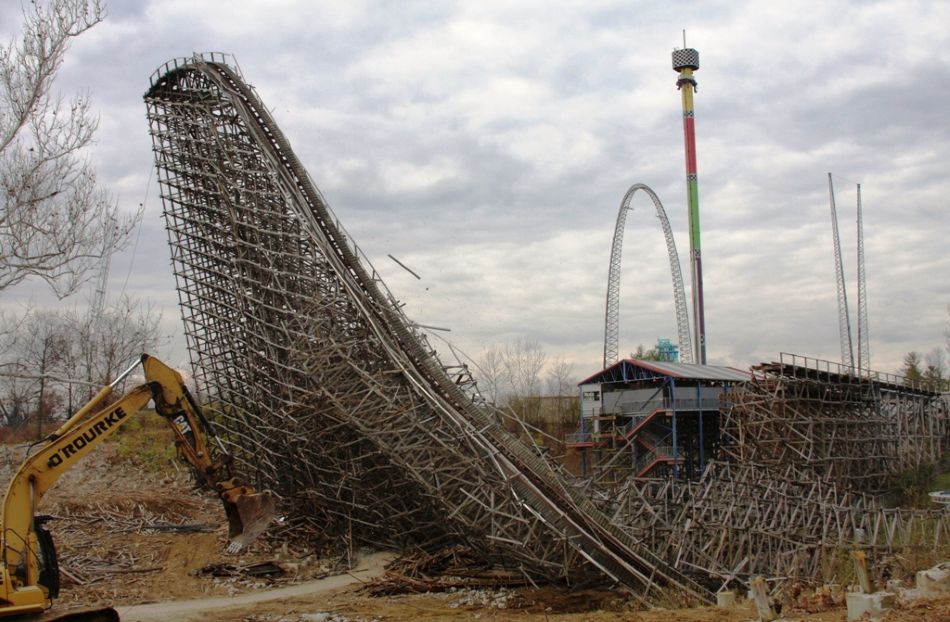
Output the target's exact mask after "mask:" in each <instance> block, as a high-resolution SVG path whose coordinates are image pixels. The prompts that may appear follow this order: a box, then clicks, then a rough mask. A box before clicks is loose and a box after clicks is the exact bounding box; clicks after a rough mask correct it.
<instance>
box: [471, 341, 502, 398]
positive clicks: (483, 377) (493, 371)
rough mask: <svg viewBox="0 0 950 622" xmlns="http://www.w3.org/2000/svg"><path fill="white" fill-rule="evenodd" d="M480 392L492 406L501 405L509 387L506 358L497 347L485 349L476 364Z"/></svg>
mask: <svg viewBox="0 0 950 622" xmlns="http://www.w3.org/2000/svg"><path fill="white" fill-rule="evenodd" d="M475 367H476V370H477V374H478V387H479V391H480V392H481V394H482V397H484V398H485V399H486V400H488V401H489V403H491V404H499V403H500V402H499V400H500V399H501V398H502V397H503V396H504V392H505V388H506V387H507V385H508V384H509V383H508V377H507V375H506V373H505V363H504V356H503V355H502V351H501V349H500V348H499V347H498V346H497V345H494V344H493V345H492V346H491V347H488V348H485V350H484V351H483V352H482V354H481V356H479V357H478V361H476V363H475Z"/></svg>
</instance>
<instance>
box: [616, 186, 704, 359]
mask: <svg viewBox="0 0 950 622" xmlns="http://www.w3.org/2000/svg"><path fill="white" fill-rule="evenodd" d="M639 190H642V191H643V192H645V193H646V194H647V195H648V196H649V197H650V199H651V200H652V201H653V205H654V206H655V207H656V217H657V218H659V219H660V226H661V227H662V228H663V236H664V237H665V238H666V250H667V253H668V254H669V259H670V276H671V277H672V280H673V302H674V304H675V307H676V331H677V334H678V337H679V347H680V360H681V361H682V362H683V363H691V362H692V360H693V346H692V341H691V340H690V336H689V315H688V313H687V311H686V290H685V289H684V288H683V272H682V271H681V270H680V260H679V255H678V254H677V252H676V241H675V240H674V239H673V229H672V228H671V227H670V220H669V219H668V218H667V217H666V210H665V209H663V204H662V203H661V202H660V198H659V197H658V196H656V193H655V192H653V190H652V189H650V187H649V186H647V185H646V184H633V185H632V186H630V189H629V190H627V193H626V194H625V195H623V201H621V202H620V211H619V212H618V213H617V225H616V227H615V228H614V240H613V244H611V247H610V270H609V272H608V274H607V310H606V313H605V319H604V367H605V368H606V367H607V366H608V365H611V364H613V363H615V362H616V361H617V355H618V353H619V350H620V346H619V342H620V263H621V253H622V250H623V231H624V225H625V224H626V222H627V212H629V211H631V210H632V209H633V208H632V207H631V205H630V204H631V202H632V201H633V197H634V195H635V194H636V193H637V191H639Z"/></svg>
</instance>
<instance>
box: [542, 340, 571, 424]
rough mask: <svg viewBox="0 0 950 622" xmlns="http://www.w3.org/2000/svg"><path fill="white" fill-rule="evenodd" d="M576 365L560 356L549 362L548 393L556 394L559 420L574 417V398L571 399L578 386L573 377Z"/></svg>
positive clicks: (547, 375)
mask: <svg viewBox="0 0 950 622" xmlns="http://www.w3.org/2000/svg"><path fill="white" fill-rule="evenodd" d="M573 372H574V365H573V364H572V363H569V362H567V361H565V360H564V359H563V358H561V357H560V356H557V357H554V358H553V359H552V360H551V362H550V363H549V364H548V367H547V373H546V374H545V376H544V379H545V384H547V390H548V395H552V396H554V402H555V411H556V412H555V413H554V414H555V417H556V418H557V421H558V422H562V421H564V420H570V419H574V418H575V417H574V415H575V413H574V412H572V411H573V410H574V409H573V408H572V407H571V406H572V405H574V400H573V399H571V398H572V397H573V396H574V395H576V394H577V386H576V385H575V383H574V379H573Z"/></svg>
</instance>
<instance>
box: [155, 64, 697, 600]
mask: <svg viewBox="0 0 950 622" xmlns="http://www.w3.org/2000/svg"><path fill="white" fill-rule="evenodd" d="M224 61H225V59H224V58H223V57H222V56H220V55H207V56H200V57H195V58H191V59H184V60H178V61H172V62H170V63H168V64H166V65H165V66H163V67H162V68H161V69H160V70H159V71H157V72H156V74H155V75H154V76H153V78H152V82H151V88H150V89H149V91H148V92H147V93H146V96H145V100H146V104H147V107H148V118H149V123H150V130H151V135H152V138H153V148H154V153H155V159H156V165H157V167H158V171H159V182H160V184H161V188H162V198H163V202H164V205H165V216H166V224H167V229H168V231H169V242H170V247H171V253H172V261H173V266H174V271H175V275H176V279H177V283H178V289H179V294H180V302H181V308H182V313H183V319H184V323H185V331H186V335H187V338H188V345H189V350H190V354H191V357H192V364H193V366H194V367H195V370H196V379H197V381H198V383H199V385H200V388H201V389H202V390H203V392H204V393H205V394H206V395H208V396H209V397H210V399H211V400H212V401H213V402H214V403H215V404H217V407H216V410H217V411H218V414H219V416H220V417H221V419H222V422H223V425H224V427H225V428H226V431H227V437H228V439H229V442H230V443H231V444H232V446H233V450H234V453H235V455H236V457H237V459H238V460H239V461H240V462H241V463H242V464H243V466H244V467H245V469H246V470H247V471H249V472H250V473H253V474H254V475H255V476H256V477H257V478H258V480H259V482H258V483H259V485H262V486H267V487H269V488H272V489H274V490H276V491H277V492H278V493H280V494H281V495H282V496H284V497H285V499H287V503H288V504H289V507H290V508H291V509H292V516H293V518H294V520H297V521H300V522H309V523H310V524H311V525H312V527H313V528H315V529H320V530H326V531H331V532H335V533H338V534H341V535H345V536H347V537H350V538H352V539H353V540H354V541H356V542H369V543H377V544H383V545H388V546H393V545H398V546H415V547H421V548H426V549H432V548H435V547H438V546H442V545H445V544H448V543H464V544H466V545H467V546H469V547H471V548H472V549H473V550H475V551H477V552H479V553H480V554H481V555H483V556H485V558H486V559H491V560H494V561H496V562H499V563H501V564H503V565H506V566H508V567H515V568H518V569H520V570H521V571H522V572H524V573H525V575H526V576H528V577H535V578H542V579H545V580H550V579H567V580H570V581H579V580H584V579H585V578H589V577H590V576H591V574H592V573H593V574H597V573H598V571H599V573H602V574H604V575H606V576H608V577H610V578H612V579H614V580H616V581H618V582H620V583H622V584H624V585H627V586H629V587H630V588H631V589H632V590H634V591H635V592H636V593H638V594H643V595H645V597H647V598H650V597H651V596H652V595H653V594H654V592H656V590H658V589H659V588H661V587H672V588H675V589H678V590H681V591H682V592H684V593H686V594H688V595H689V597H691V598H692V599H695V600H708V598H709V595H708V592H707V591H706V590H705V589H704V588H703V587H701V586H700V585H698V584H696V583H695V582H694V581H693V580H692V579H691V578H690V577H689V576H687V575H686V574H684V573H682V572H680V571H679V570H677V569H675V568H674V567H673V566H671V565H669V564H667V563H666V562H664V561H662V560H661V559H659V558H658V557H656V556H655V555H654V554H653V552H652V551H651V550H649V549H648V548H645V547H643V546H641V545H639V544H638V543H637V542H636V541H634V540H633V539H632V538H630V537H629V535H628V534H627V533H626V532H624V531H623V530H622V529H619V528H618V527H616V526H615V525H613V524H611V522H610V521H609V520H608V518H607V517H606V516H605V515H603V514H602V513H601V512H600V511H599V510H598V509H597V508H596V507H595V506H594V504H592V503H591V502H590V500H589V499H588V498H587V496H586V495H585V494H584V493H583V492H582V491H580V490H578V489H577V488H575V487H574V486H573V485H572V483H571V482H570V480H569V479H568V478H567V477H566V476H565V475H564V473H563V472H562V471H561V470H560V469H559V468H558V467H557V466H556V465H554V464H552V463H551V462H549V461H548V460H547V459H546V458H545V457H544V456H542V455H539V454H538V453H537V452H536V451H535V450H534V449H533V448H529V447H528V446H526V445H525V444H523V443H521V442H520V441H519V440H518V439H517V438H516V437H514V436H512V435H510V434H509V433H507V432H505V430H503V429H502V428H501V427H500V426H499V425H498V422H497V420H496V418H495V417H494V416H493V415H492V413H491V411H490V410H489V409H487V408H486V407H484V406H483V405H482V404H481V403H480V399H479V397H478V395H477V392H476V391H474V383H473V382H472V380H471V377H470V376H469V375H468V373H467V370H466V369H465V368H464V367H461V368H460V367H457V366H453V367H451V376H450V374H449V372H448V371H447V368H446V366H444V365H443V364H442V362H441V361H440V360H439V359H438V358H437V357H436V355H435V352H434V351H433V350H432V348H431V347H429V345H428V344H427V342H426V340H425V338H424V336H422V335H420V334H418V333H417V332H416V331H415V330H414V325H413V324H412V322H410V321H409V320H408V319H407V318H406V317H405V316H404V315H403V314H402V312H401V311H400V307H399V305H398V303H397V301H396V300H395V299H394V298H393V297H392V295H391V294H390V293H389V292H388V291H387V290H386V288H385V286H384V285H383V283H382V281H381V280H380V279H379V277H378V275H377V274H376V273H375V271H374V270H373V269H372V267H371V265H370V264H369V262H368V261H367V260H366V258H365V257H363V256H362V255H361V253H360V251H359V248H358V247H357V246H356V245H355V244H354V242H353V240H352V238H350V237H349V236H348V235H347V234H346V232H345V231H344V229H343V228H342V226H341V225H340V223H339V221H338V220H337V219H336V217H335V216H334V215H333V214H332V212H331V211H330V209H329V207H328V205H327V203H326V201H325V200H324V199H323V197H322V196H321V194H320V192H319V191H318V190H317V188H316V185H315V184H313V182H312V181H311V180H310V178H309V177H308V175H307V173H306V171H305V170H304V169H303V167H302V166H301V164H300V162H299V161H298V159H297V158H296V156H295V155H294V153H293V151H292V150H291V148H290V146H289V143H288V142H287V140H286V139H285V138H284V136H283V134H282V133H281V132H280V130H279V129H278V127H277V125H276V123H275V122H274V121H273V119H272V118H271V116H270V114H269V113H268V111H267V109H266V108H265V106H264V105H263V104H262V102H261V101H260V99H259V98H258V97H257V96H256V94H255V93H254V92H253V90H252V89H251V88H250V87H248V86H247V85H246V84H245V83H244V81H243V80H242V79H241V77H240V75H239V74H238V72H237V71H236V70H235V69H233V68H232V67H231V66H229V65H228V64H226V63H225V62H224Z"/></svg>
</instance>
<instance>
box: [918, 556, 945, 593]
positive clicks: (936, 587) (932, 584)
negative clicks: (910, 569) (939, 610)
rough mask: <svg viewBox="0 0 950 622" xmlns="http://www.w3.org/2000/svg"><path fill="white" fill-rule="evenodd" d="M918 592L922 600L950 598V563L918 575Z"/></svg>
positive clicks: (922, 571)
mask: <svg viewBox="0 0 950 622" xmlns="http://www.w3.org/2000/svg"><path fill="white" fill-rule="evenodd" d="M917 592H918V593H919V595H920V596H921V598H938V597H940V596H950V562H944V563H942V564H938V565H936V566H934V567H933V568H931V569H930V570H921V571H920V572H918V573H917Z"/></svg>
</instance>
